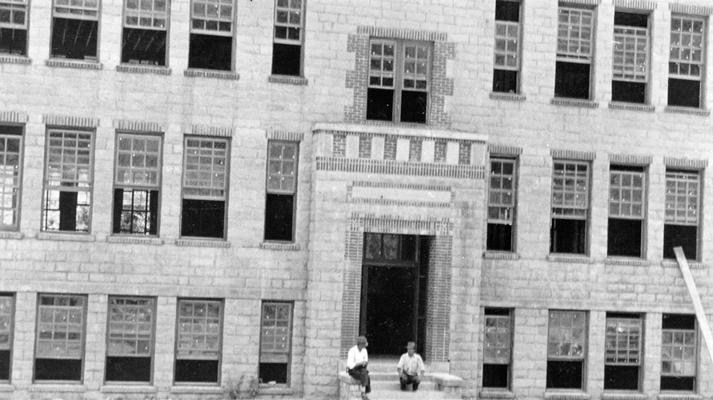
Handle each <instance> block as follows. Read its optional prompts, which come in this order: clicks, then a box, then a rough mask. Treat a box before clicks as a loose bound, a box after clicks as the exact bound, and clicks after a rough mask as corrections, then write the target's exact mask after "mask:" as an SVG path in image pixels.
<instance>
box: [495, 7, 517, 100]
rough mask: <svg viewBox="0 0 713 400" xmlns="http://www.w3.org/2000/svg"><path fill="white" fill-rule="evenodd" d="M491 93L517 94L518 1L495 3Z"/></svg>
mask: <svg viewBox="0 0 713 400" xmlns="http://www.w3.org/2000/svg"><path fill="white" fill-rule="evenodd" d="M494 64H495V68H494V70H493V92H503V93H518V92H519V87H520V82H519V74H520V73H519V71H520V1H519V0H497V1H496V2H495V61H494Z"/></svg>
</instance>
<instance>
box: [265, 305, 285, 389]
mask: <svg viewBox="0 0 713 400" xmlns="http://www.w3.org/2000/svg"><path fill="white" fill-rule="evenodd" d="M260 325H261V326H260V328H261V329H260V371H259V379H260V382H261V383H269V382H274V383H277V384H284V385H287V384H289V382H290V365H291V362H290V359H291V350H292V303H287V302H274V301H266V302H264V303H262V321H261V323H260Z"/></svg>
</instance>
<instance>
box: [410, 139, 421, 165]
mask: <svg viewBox="0 0 713 400" xmlns="http://www.w3.org/2000/svg"><path fill="white" fill-rule="evenodd" d="M422 144H423V141H422V140H421V139H411V140H410V141H409V149H408V160H409V161H421V146H422Z"/></svg>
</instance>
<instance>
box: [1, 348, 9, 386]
mask: <svg viewBox="0 0 713 400" xmlns="http://www.w3.org/2000/svg"><path fill="white" fill-rule="evenodd" d="M9 380H10V350H0V381H9Z"/></svg>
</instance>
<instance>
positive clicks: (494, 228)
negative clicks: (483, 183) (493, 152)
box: [486, 157, 517, 251]
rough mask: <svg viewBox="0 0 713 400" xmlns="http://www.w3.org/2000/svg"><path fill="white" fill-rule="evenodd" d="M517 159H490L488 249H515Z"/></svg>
mask: <svg viewBox="0 0 713 400" xmlns="http://www.w3.org/2000/svg"><path fill="white" fill-rule="evenodd" d="M516 191H517V189H516V183H515V159H514V158H497V157H495V158H491V159H490V184H489V189H488V232H487V235H488V237H487V241H486V242H487V243H486V248H487V249H488V250H500V251H514V240H513V237H514V234H515V231H514V226H515V193H516Z"/></svg>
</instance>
